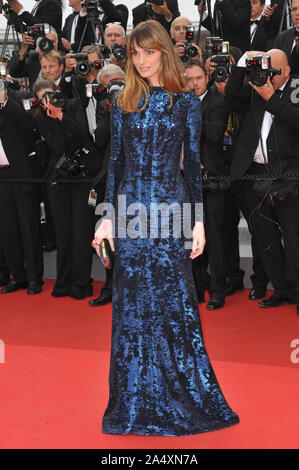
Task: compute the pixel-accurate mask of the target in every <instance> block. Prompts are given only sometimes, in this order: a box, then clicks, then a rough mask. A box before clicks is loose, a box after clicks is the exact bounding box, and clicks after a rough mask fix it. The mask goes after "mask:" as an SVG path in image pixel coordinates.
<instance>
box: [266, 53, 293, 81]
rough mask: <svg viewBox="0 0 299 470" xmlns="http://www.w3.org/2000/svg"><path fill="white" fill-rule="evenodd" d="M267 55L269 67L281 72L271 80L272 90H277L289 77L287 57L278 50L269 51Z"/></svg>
mask: <svg viewBox="0 0 299 470" xmlns="http://www.w3.org/2000/svg"><path fill="white" fill-rule="evenodd" d="M267 54H268V55H269V56H270V57H271V67H273V68H274V69H280V70H281V74H280V75H275V76H274V77H273V78H272V80H271V82H272V85H273V87H274V89H275V90H278V88H280V87H281V86H282V85H284V84H285V83H286V82H287V81H288V79H289V77H290V66H289V61H288V57H287V55H286V54H285V52H283V51H281V50H280V49H271V50H270V51H268V52H267Z"/></svg>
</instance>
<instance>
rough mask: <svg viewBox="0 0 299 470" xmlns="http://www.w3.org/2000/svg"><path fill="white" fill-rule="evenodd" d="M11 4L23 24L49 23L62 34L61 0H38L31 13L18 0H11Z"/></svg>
mask: <svg viewBox="0 0 299 470" xmlns="http://www.w3.org/2000/svg"><path fill="white" fill-rule="evenodd" d="M9 6H10V8H11V10H12V11H13V12H14V13H15V14H16V15H18V18H19V19H20V20H21V22H22V23H23V24H25V25H27V26H33V25H35V24H40V23H48V24H49V25H51V26H53V28H55V30H56V31H57V33H58V35H60V33H61V25H62V4H61V0H37V1H36V4H35V5H34V7H33V10H32V12H31V13H29V12H28V11H26V10H25V9H24V8H23V5H22V4H21V3H20V2H19V1H18V0H10V1H9ZM19 32H23V31H19Z"/></svg>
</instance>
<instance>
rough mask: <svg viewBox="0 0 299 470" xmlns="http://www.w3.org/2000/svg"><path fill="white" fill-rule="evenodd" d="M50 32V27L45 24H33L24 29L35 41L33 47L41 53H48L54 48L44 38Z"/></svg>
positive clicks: (48, 40) (49, 41)
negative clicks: (37, 48)
mask: <svg viewBox="0 0 299 470" xmlns="http://www.w3.org/2000/svg"><path fill="white" fill-rule="evenodd" d="M50 31H51V27H50V25H49V24H47V23H40V24H35V25H33V26H27V28H26V33H27V34H28V35H29V36H30V37H32V39H34V40H35V45H36V46H37V47H39V49H40V50H41V51H42V52H50V51H51V50H52V49H53V48H54V44H53V42H52V41H51V40H50V39H48V38H46V34H49V33H50Z"/></svg>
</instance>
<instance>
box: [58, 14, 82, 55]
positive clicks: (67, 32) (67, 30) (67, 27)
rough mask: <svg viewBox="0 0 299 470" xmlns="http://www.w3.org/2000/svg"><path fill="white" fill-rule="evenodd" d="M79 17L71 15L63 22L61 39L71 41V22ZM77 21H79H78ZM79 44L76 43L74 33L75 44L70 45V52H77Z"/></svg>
mask: <svg viewBox="0 0 299 470" xmlns="http://www.w3.org/2000/svg"><path fill="white" fill-rule="evenodd" d="M77 15H79V13H71V14H70V15H69V16H68V17H67V18H66V19H65V22H64V26H63V29H62V33H61V37H63V38H65V39H67V40H68V41H71V34H72V26H73V21H74V19H75V18H76V16H77ZM78 21H79V19H78ZM78 46H79V43H78V42H76V33H75V42H73V43H72V50H73V51H74V52H77V50H78ZM65 52H66V53H68V52H69V51H67V50H66V51H65Z"/></svg>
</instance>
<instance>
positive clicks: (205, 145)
mask: <svg viewBox="0 0 299 470" xmlns="http://www.w3.org/2000/svg"><path fill="white" fill-rule="evenodd" d="M201 110H202V130H201V136H200V152H201V163H202V164H203V166H204V168H205V169H206V170H207V171H208V173H209V174H210V175H214V176H215V175H223V174H224V166H225V165H224V154H223V138H224V133H225V131H226V128H227V122H228V116H229V112H230V107H229V104H228V101H227V99H226V98H225V96H224V95H222V94H221V93H219V92H218V90H217V88H216V87H214V86H212V87H211V88H209V90H208V92H207V94H206V95H205V97H204V98H203V100H202V102H201Z"/></svg>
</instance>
